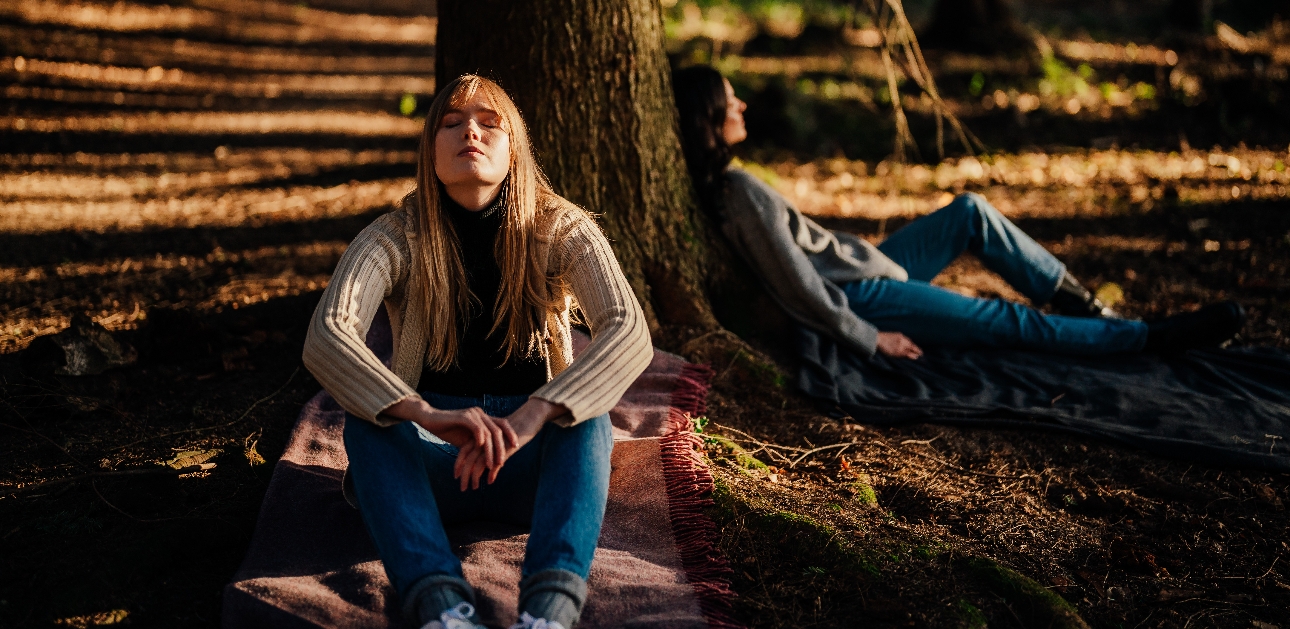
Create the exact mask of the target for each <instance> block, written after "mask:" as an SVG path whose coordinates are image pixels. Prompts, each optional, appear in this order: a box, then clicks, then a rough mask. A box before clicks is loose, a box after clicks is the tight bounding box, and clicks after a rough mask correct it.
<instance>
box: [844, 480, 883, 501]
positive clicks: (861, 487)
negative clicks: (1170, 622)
mask: <svg viewBox="0 0 1290 629" xmlns="http://www.w3.org/2000/svg"><path fill="white" fill-rule="evenodd" d="M850 486H851V491H853V492H855V497H854V498H853V499H854V500H855V501H856V502H858V503H860V504H862V505H864V506H866V507H868V506H873V505H876V504H878V494H877V493H875V492H874V490H873V479H871V478H869V475H868V474H860V475H859V476H858V477H856V479H855V480H853V481H851V485H850Z"/></svg>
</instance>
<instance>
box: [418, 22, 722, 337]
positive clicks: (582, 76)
mask: <svg viewBox="0 0 1290 629" xmlns="http://www.w3.org/2000/svg"><path fill="white" fill-rule="evenodd" d="M468 72H474V73H478V74H481V75H484V76H487V77H489V78H492V79H494V80H496V81H497V82H498V83H500V84H501V85H502V87H504V88H505V89H506V90H507V91H508V92H509V93H510V94H511V96H512V97H513V98H514V99H515V101H516V104H517V105H519V108H520V111H521V112H523V114H524V118H525V120H526V121H527V123H528V124H529V128H530V133H531V135H532V137H533V146H534V148H535V150H536V153H537V159H538V162H539V163H540V164H541V165H542V167H543V168H544V169H545V171H546V173H547V175H548V176H549V177H550V178H551V182H552V184H553V185H554V187H555V190H556V192H558V193H559V194H561V195H562V196H564V197H565V198H567V199H569V200H570V201H572V202H574V203H577V204H578V205H581V206H582V207H584V208H586V209H587V210H589V211H591V212H592V213H594V214H597V215H599V216H600V224H601V226H602V227H603V228H604V229H605V232H606V233H607V234H608V236H609V239H610V241H611V242H612V244H613V247H614V252H615V254H617V256H618V260H619V262H620V263H621V264H622V267H623V271H624V273H625V274H626V275H627V278H628V280H629V281H630V282H631V284H632V287H633V289H635V291H636V295H637V297H638V298H639V299H640V301H641V305H642V306H643V307H644V308H645V311H646V315H647V316H648V317H649V319H650V322H651V327H652V328H654V329H655V330H656V331H657V329H658V326H659V325H660V324H663V325H676V326H685V327H690V328H700V329H705V330H708V329H715V328H716V327H717V326H718V324H717V322H716V319H715V318H714V316H713V310H712V306H711V303H710V302H709V300H708V298H707V295H706V293H705V290H704V287H705V284H707V283H708V280H711V279H712V278H714V277H717V276H720V275H725V274H726V271H724V270H723V269H725V268H726V267H728V266H729V265H728V264H724V263H722V262H721V261H720V259H721V258H723V257H726V256H723V255H722V254H721V252H720V247H719V246H718V247H716V248H714V247H713V244H714V238H713V237H712V236H713V232H712V230H711V228H710V226H709V225H707V223H706V221H705V220H704V218H703V216H702V215H701V214H700V212H699V211H698V208H697V206H696V203H697V201H696V200H695V195H694V193H693V189H692V184H691V183H690V178H689V175H688V173H687V171H686V168H685V160H684V157H683V155H682V152H681V143H680V140H679V139H678V136H677V128H678V127H677V122H676V110H675V106H674V105H673V99H672V84H671V71H670V68H669V67H668V61H667V56H666V54H665V52H664V49H663V22H662V17H661V14H660V11H659V4H658V1H657V0H531V1H528V2H513V1H512V0H470V1H464V0H439V36H438V41H437V51H436V74H437V80H438V84H439V85H444V84H445V83H447V82H448V81H450V80H452V79H453V78H455V77H457V76H459V75H461V74H463V73H468Z"/></svg>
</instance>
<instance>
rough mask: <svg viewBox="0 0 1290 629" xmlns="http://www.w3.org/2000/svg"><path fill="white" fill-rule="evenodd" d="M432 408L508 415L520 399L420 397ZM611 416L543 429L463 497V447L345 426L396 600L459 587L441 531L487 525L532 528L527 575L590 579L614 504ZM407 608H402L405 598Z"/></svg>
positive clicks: (362, 500)
mask: <svg viewBox="0 0 1290 629" xmlns="http://www.w3.org/2000/svg"><path fill="white" fill-rule="evenodd" d="M422 397H424V398H425V400H426V402H429V403H430V405H431V406H433V407H435V408H440V409H461V408H470V407H472V406H478V407H480V408H482V409H483V410H484V412H485V413H488V414H489V415H493V416H495V417H504V416H506V415H510V414H511V413H512V412H514V411H515V409H517V408H519V407H520V406H521V405H522V404H524V402H525V401H526V400H527V399H528V396H524V395H518V396H515V395H508V396H491V395H485V396H484V397H483V398H473V397H459V396H451V395H440V394H436V393H424V394H422ZM613 447H614V441H613V432H612V429H611V426H610V423H609V415H601V416H599V417H595V418H593V419H588V420H586V421H583V422H581V423H579V424H577V425H575V426H572V427H569V428H564V427H561V426H556V425H555V424H547V425H546V426H545V427H544V428H542V430H541V431H540V432H539V433H538V434H537V436H536V437H534V438H533V440H532V441H530V442H529V443H527V444H525V445H524V447H523V448H520V449H519V450H518V451H516V452H515V454H513V455H511V457H510V458H509V459H507V460H506V465H505V466H504V467H502V470H501V472H500V473H499V474H498V476H497V480H496V481H495V482H493V484H491V485H488V484H485V481H487V479H486V478H485V479H484V481H481V483H480V487H479V489H476V490H467V491H464V492H463V491H461V489H460V485H459V484H458V481H457V480H456V479H454V478H453V477H452V468H453V463H454V462H455V461H456V458H457V448H456V447H454V446H452V445H449V444H448V443H445V442H444V441H442V440H441V439H439V438H438V437H435V436H434V435H433V434H431V433H430V432H428V431H426V430H425V429H423V428H421V427H420V426H417V425H416V424H413V423H412V422H402V423H399V424H395V425H393V426H388V427H385V428H382V427H379V426H377V425H375V424H373V423H371V422H367V421H364V420H362V419H359V418H357V417H355V416H353V415H348V414H347V415H346V417H345V450H346V453H347V454H348V456H349V473H350V476H351V477H352V478H353V481H354V492H355V494H356V495H357V498H358V506H359V511H360V512H361V514H362V517H363V522H364V523H365V524H366V525H367V531H368V533H369V534H370V535H371V537H372V541H373V542H375V543H376V550H377V552H378V553H379V554H380V556H381V561H382V563H384V564H385V572H386V574H387V575H388V576H389V578H390V582H391V583H392V584H393V585H394V589H395V591H397V592H398V593H399V596H400V597H406V595H407V594H408V589H409V588H411V587H412V586H413V585H414V584H415V583H416V582H417V581H419V580H421V579H423V578H425V577H427V576H430V575H446V576H452V577H456V578H462V577H463V575H462V571H461V562H460V561H459V560H458V559H457V557H456V555H454V554H453V552H452V545H451V544H450V543H449V542H448V535H447V533H445V532H444V525H445V524H455V523H459V522H466V521H471V520H486V521H491V522H501V523H507V524H515V525H519V526H528V527H529V529H530V533H529V540H528V547H527V549H526V552H525V555H524V565H523V567H522V574H523V576H526V577H527V576H529V575H532V574H535V573H538V572H541V571H543V570H550V569H559V570H567V571H569V572H572V573H575V574H577V575H578V576H580V577H582V578H583V579H584V580H585V579H586V578H587V574H588V573H589V572H590V571H591V558H592V555H593V554H594V553H595V550H596V541H597V540H598V539H599V538H600V524H601V521H602V520H603V519H604V516H605V503H606V502H607V500H608V497H609V455H610V451H611V450H612V449H613ZM405 600H406V599H405Z"/></svg>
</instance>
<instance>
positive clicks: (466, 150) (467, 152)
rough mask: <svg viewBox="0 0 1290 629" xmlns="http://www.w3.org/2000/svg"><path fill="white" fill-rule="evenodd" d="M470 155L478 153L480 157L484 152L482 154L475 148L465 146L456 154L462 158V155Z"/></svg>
mask: <svg viewBox="0 0 1290 629" xmlns="http://www.w3.org/2000/svg"><path fill="white" fill-rule="evenodd" d="M471 153H479V154H480V155H483V154H484V152H483V151H481V150H479V149H477V148H475V147H473V146H467V147H466V148H464V149H461V150H460V151H458V152H457V157H462V156H464V155H470V154H471Z"/></svg>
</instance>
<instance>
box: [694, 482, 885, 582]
mask: <svg viewBox="0 0 1290 629" xmlns="http://www.w3.org/2000/svg"><path fill="white" fill-rule="evenodd" d="M712 499H713V501H714V502H715V503H716V506H717V510H718V511H719V512H720V515H721V516H724V517H726V518H729V519H733V518H735V517H742V518H743V520H744V525H745V527H746V529H747V530H748V531H749V532H752V533H753V534H754V535H756V536H757V537H760V538H762V539H768V540H775V547H776V548H778V549H779V551H781V552H783V553H785V554H786V555H787V556H791V557H793V559H794V562H795V563H798V565H801V566H802V567H803V569H806V568H807V567H816V568H818V569H821V570H824V571H825V572H826V573H827V574H830V575H833V576H836V577H846V576H847V575H850V576H852V577H861V576H878V575H879V574H880V572H881V569H880V567H879V566H880V564H882V563H884V562H887V558H886V556H885V555H884V554H883V553H882V552H881V551H875V550H871V549H860V548H857V547H856V546H855V545H854V544H853V543H852V542H851V541H850V536H848V535H845V534H843V533H842V532H840V531H838V530H837V529H836V528H834V527H832V526H830V525H828V524H825V523H822V522H820V521H818V520H816V519H815V518H812V517H810V516H807V515H803V514H800V513H793V512H791V511H782V510H778V509H768V508H762V507H758V506H756V505H753V504H750V503H748V502H746V501H743V500H741V499H739V497H737V496H735V494H734V493H733V492H732V491H731V490H730V488H729V487H728V486H727V485H725V483H723V482H722V481H721V480H720V479H717V480H716V482H715V488H714V491H713V493H712Z"/></svg>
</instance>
